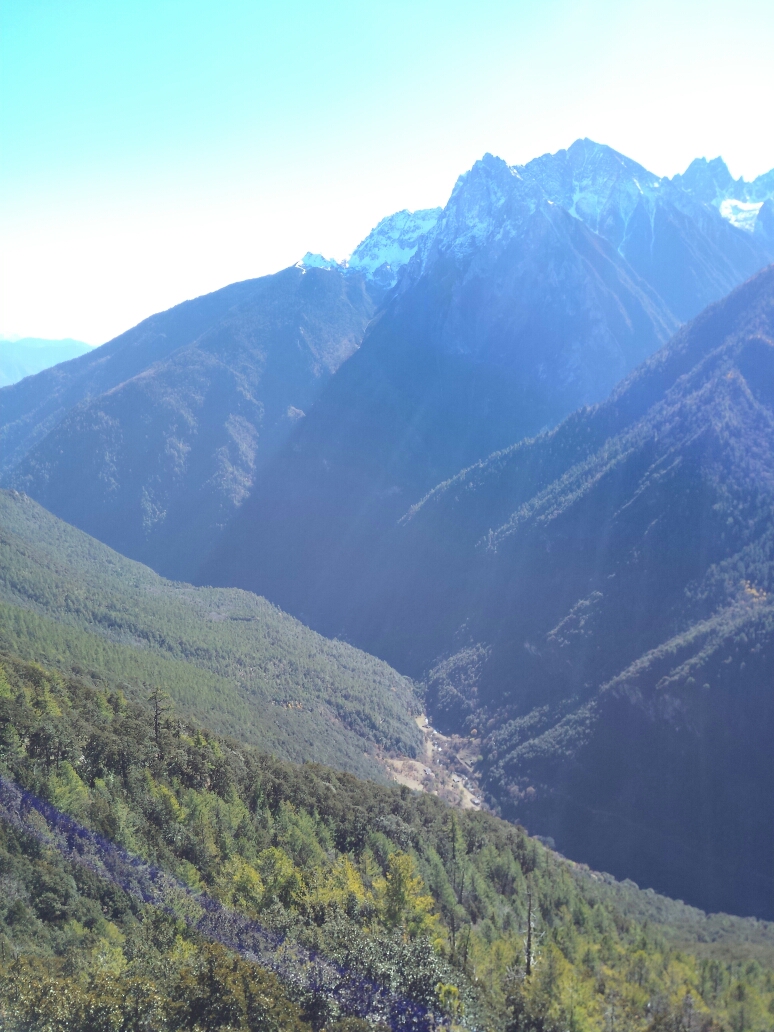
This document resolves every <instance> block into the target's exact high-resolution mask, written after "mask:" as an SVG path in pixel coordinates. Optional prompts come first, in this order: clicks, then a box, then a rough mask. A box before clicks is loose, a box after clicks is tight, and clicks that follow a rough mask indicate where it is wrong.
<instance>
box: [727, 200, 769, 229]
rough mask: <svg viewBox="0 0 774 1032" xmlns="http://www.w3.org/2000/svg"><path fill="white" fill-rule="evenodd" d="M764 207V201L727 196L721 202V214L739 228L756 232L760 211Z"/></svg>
mask: <svg viewBox="0 0 774 1032" xmlns="http://www.w3.org/2000/svg"><path fill="white" fill-rule="evenodd" d="M762 207H763V201H738V200H736V199H735V198H733V197H726V198H724V199H723V200H722V201H721V202H720V214H721V215H722V216H723V218H724V219H726V220H727V221H728V222H730V223H731V225H732V226H736V227H737V229H743V230H744V231H745V232H746V233H754V232H755V223H756V221H757V219H758V212H759V211H760V210H761V208H762Z"/></svg>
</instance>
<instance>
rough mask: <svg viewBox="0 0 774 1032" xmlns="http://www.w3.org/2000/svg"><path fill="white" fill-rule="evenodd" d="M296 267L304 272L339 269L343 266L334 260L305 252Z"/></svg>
mask: <svg viewBox="0 0 774 1032" xmlns="http://www.w3.org/2000/svg"><path fill="white" fill-rule="evenodd" d="M296 267H297V268H299V269H303V270H304V272H306V270H307V269H341V268H342V267H343V266H342V263H341V262H337V261H336V259H335V258H324V257H323V256H322V255H321V254H313V253H312V251H307V252H306V254H305V255H304V257H303V258H302V259H301V261H300V262H296Z"/></svg>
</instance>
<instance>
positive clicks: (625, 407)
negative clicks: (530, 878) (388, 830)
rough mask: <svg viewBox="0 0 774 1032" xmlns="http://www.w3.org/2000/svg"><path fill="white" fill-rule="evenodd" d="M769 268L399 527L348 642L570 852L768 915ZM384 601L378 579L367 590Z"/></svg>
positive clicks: (705, 901) (691, 896)
mask: <svg viewBox="0 0 774 1032" xmlns="http://www.w3.org/2000/svg"><path fill="white" fill-rule="evenodd" d="M773 505H774V267H770V268H768V269H766V270H764V271H763V272H762V273H760V274H759V275H758V276H756V277H755V278H753V279H752V280H751V281H750V282H749V283H747V284H745V285H744V286H742V287H740V288H739V289H737V290H736V291H735V292H734V293H733V294H731V295H730V296H729V297H728V298H727V299H726V300H724V301H723V302H720V303H719V304H717V305H714V306H712V307H710V308H709V309H708V310H707V311H706V312H704V313H703V314H702V315H701V316H700V317H699V318H698V319H696V320H695V321H694V322H693V323H692V324H690V325H689V326H687V327H686V328H684V329H683V330H681V331H680V332H679V333H678V334H677V335H676V337H675V339H674V340H673V341H672V342H671V343H670V344H669V345H668V346H667V347H666V348H664V349H663V350H662V351H660V352H658V353H657V354H656V355H654V356H653V357H652V358H651V359H649V360H648V361H647V362H645V363H644V364H643V365H642V366H641V367H640V368H639V369H638V370H637V371H636V372H635V373H633V374H632V375H631V376H630V377H629V378H628V379H627V380H626V381H625V382H624V383H623V384H622V385H621V386H620V387H619V388H618V389H617V390H616V391H615V392H614V393H613V395H612V396H611V398H610V399H609V400H608V401H607V402H605V403H604V404H602V405H600V406H597V407H594V408H590V409H583V410H580V411H579V412H577V413H575V414H574V415H573V416H571V417H570V418H569V419H567V420H565V421H564V422H563V423H562V424H561V425H560V426H558V427H557V428H556V429H555V430H554V431H552V432H550V433H547V434H544V435H542V436H540V437H538V438H536V439H534V440H531V441H525V442H522V443H521V444H519V445H516V446H514V447H512V448H510V449H506V450H504V451H502V452H499V453H497V454H494V455H492V456H491V457H490V458H488V459H487V460H485V461H484V462H481V463H478V464H476V465H474V466H472V467H470V468H469V469H467V470H465V471H464V472H462V473H460V474H459V475H457V476H456V477H454V478H452V479H451V480H449V481H448V482H446V483H444V484H442V485H440V486H439V487H438V488H436V489H435V490H433V491H432V492H431V493H430V494H429V495H428V496H427V497H426V498H425V499H424V500H423V501H422V502H421V504H419V505H417V506H415V507H414V508H413V509H412V510H411V511H410V513H408V514H407V515H406V517H405V518H404V520H403V521H402V523H401V525H400V526H399V527H398V528H396V529H395V530H394V531H393V532H392V534H391V537H390V540H389V546H385V547H384V549H383V551H382V553H381V554H380V556H379V557H378V558H377V560H376V561H375V564H374V566H372V567H370V568H368V569H367V570H365V571H363V575H362V577H361V579H360V581H359V584H360V586H361V593H359V594H358V595H356V596H355V597H354V599H353V604H352V614H353V616H352V622H353V626H355V627H356V633H355V634H354V637H355V639H356V640H358V641H360V642H364V643H366V644H367V647H369V648H371V649H373V650H374V651H376V652H377V653H379V654H381V655H384V656H387V657H390V658H391V659H392V661H393V662H398V663H399V664H400V665H402V668H403V669H409V670H412V671H413V672H414V673H415V674H419V673H420V672H421V671H423V670H424V671H428V674H427V677H428V689H429V699H428V702H429V707H430V711H431V712H432V713H433V714H434V718H435V720H436V721H437V722H438V723H439V726H441V727H446V728H450V729H455V730H458V731H461V730H465V731H467V732H471V731H472V730H473V729H476V733H477V736H478V737H480V738H481V739H482V744H481V750H482V771H483V773H484V776H485V781H486V784H487V787H488V791H489V793H490V798H491V799H492V800H494V801H496V803H497V804H498V806H499V807H500V809H501V812H502V813H503V814H506V815H508V816H511V817H517V818H518V819H519V820H522V821H524V822H525V824H526V825H527V826H528V827H529V828H530V829H532V830H534V831H536V832H540V833H541V834H544V835H550V836H552V837H554V838H555V840H556V842H557V845H558V847H559V848H560V849H562V850H563V851H566V852H567V853H568V855H570V856H573V857H574V858H576V859H582V860H584V861H586V862H588V863H590V864H592V865H597V866H598V865H600V864H602V865H605V866H607V867H608V868H609V869H611V870H612V871H613V873H618V874H621V873H626V874H627V875H628V876H630V877H632V878H634V879H635V880H637V881H640V882H641V883H645V884H650V885H653V886H654V887H656V888H658V889H659V890H661V891H665V892H668V893H669V894H671V895H676V896H680V897H682V898H685V899H688V900H690V901H692V902H697V903H700V904H701V905H702V906H707V907H710V908H721V909H727V910H732V911H735V912H743V913H757V914H759V915H771V914H773V913H774V878H772V872H771V865H770V858H771V856H772V853H773V851H774V822H773V821H772V819H771V808H770V806H769V803H768V800H769V799H770V797H771V793H772V791H773V790H774V754H772V750H771V749H770V747H769V745H768V744H767V743H768V742H770V740H771V736H772V732H774V694H773V693H772V689H771V686H772V683H774V603H772V600H771V591H772V588H774V528H773V527H772V506H773ZM369 585H374V586H375V587H374V588H373V589H372V590H371V591H370V593H369V588H368V586H369Z"/></svg>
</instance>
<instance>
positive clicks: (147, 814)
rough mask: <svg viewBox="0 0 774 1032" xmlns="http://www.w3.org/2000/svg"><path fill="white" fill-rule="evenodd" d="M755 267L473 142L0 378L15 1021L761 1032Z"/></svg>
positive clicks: (763, 635)
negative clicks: (351, 229)
mask: <svg viewBox="0 0 774 1032" xmlns="http://www.w3.org/2000/svg"><path fill="white" fill-rule="evenodd" d="M773 261H774V171H773V172H768V173H765V174H764V175H761V176H759V177H757V178H756V179H754V180H751V181H746V180H744V179H742V178H740V179H734V178H733V177H732V175H731V173H730V172H729V170H728V168H727V167H726V165H725V164H724V163H723V162H722V161H721V160H720V159H715V160H713V161H709V162H708V161H706V160H705V159H697V160H696V161H693V162H692V163H691V164H690V165H689V167H688V168H687V170H686V171H685V172H684V173H683V174H681V175H675V176H672V177H663V176H657V175H655V174H653V173H651V172H649V171H648V170H647V169H646V168H645V167H643V166H642V165H640V164H639V163H637V162H635V161H633V160H632V159H630V158H628V157H626V156H625V155H623V154H621V153H619V152H617V151H615V150H613V149H612V148H610V147H608V146H605V145H603V144H598V143H595V142H594V141H592V140H589V139H579V140H577V141H576V142H575V143H573V144H572V145H571V146H570V147H569V148H567V149H566V150H560V151H557V152H555V153H553V154H544V155H542V156H540V157H537V158H535V159H533V160H532V161H529V162H527V163H526V164H523V165H509V164H508V163H506V162H505V161H504V160H502V159H501V158H499V157H495V156H493V155H492V154H485V155H484V156H483V158H481V159H480V160H479V161H476V162H475V164H474V165H473V166H472V167H471V168H470V169H469V170H468V171H466V172H464V173H463V174H462V175H461V176H460V177H459V178H458V180H457V182H456V184H455V186H454V188H453V190H452V192H451V196H450V197H449V199H448V202H447V203H446V204H445V205H444V206H443V207H435V208H422V209H419V210H417V211H414V212H411V211H400V212H396V213H394V214H392V215H388V216H387V217H386V218H383V219H382V220H381V221H379V222H378V224H377V225H376V227H375V228H374V229H373V230H372V232H371V233H370V234H368V236H366V238H365V239H363V240H362V241H361V242H360V244H358V245H357V247H355V249H354V250H353V251H352V253H351V255H350V257H349V258H348V259H345V260H342V261H336V260H334V259H331V258H326V257H324V256H323V255H321V254H316V253H312V252H307V253H306V254H305V255H304V257H303V258H302V259H300V260H299V261H298V262H296V263H295V264H293V265H291V266H289V267H287V268H285V269H282V270H280V271H278V272H275V273H272V274H270V275H265V276H261V277H259V278H253V279H248V280H244V281H242V282H238V283H233V284H231V285H229V286H226V287H223V288H222V289H220V290H217V291H215V292H213V293H210V294H207V295H204V296H201V297H198V298H195V299H193V300H189V301H185V302H183V303H182V304H179V305H177V306H175V307H173V308H171V309H168V310H167V311H164V312H160V313H158V314H156V315H152V316H150V317H149V318H147V319H145V320H143V321H142V322H141V323H139V324H138V325H137V326H135V327H133V328H132V329H129V330H127V331H126V332H125V333H123V334H121V335H119V336H118V337H115V338H114V339H113V340H111V341H109V342H108V343H106V344H104V345H102V346H101V347H99V348H95V349H89V350H88V351H85V352H84V353H82V354H80V355H79V356H77V357H74V358H72V359H71V360H69V361H66V362H62V363H60V364H56V365H53V366H51V367H50V368H46V369H43V370H42V371H40V372H37V373H35V374H34V375H31V376H27V377H25V378H22V379H19V380H18V382H15V383H12V384H10V385H9V386H6V387H3V388H2V389H0V483H1V484H2V487H0V816H2V821H0V1028H2V1029H3V1030H5V1029H6V1028H7V1029H8V1032H67V1030H70V1029H77V1030H78V1032H103V1030H114V1032H141V1030H148V1029H153V1030H154V1032H183V1030H187V1032H236V1030H238V1032H256V1030H258V1029H260V1030H261V1032H263V1030H270V1032H285V1030H287V1032H369V1030H370V1032H379V1030H383V1029H385V1028H389V1029H394V1030H396V1032H403V1030H405V1032H409V1030H412V1032H425V1030H427V1032H430V1030H433V1029H435V1030H437V1029H441V1028H448V1029H450V1030H452V1029H453V1030H455V1032H459V1030H462V1029H469V1030H471V1032H479V1030H480V1032H490V1030H491V1032H568V1030H571V1032H614V1030H616V1029H621V1030H622V1032H770V1030H771V1027H772V1017H771V1016H772V1014H774V924H772V922H774V867H773V866H772V858H773V857H774V819H773V817H772V807H771V799H772V793H773V792H774V752H772V749H771V739H772V733H774V693H773V692H772V686H773V685H774V601H772V600H774V522H773V521H772V514H773V513H774V265H772V264H771V263H772V262H773ZM71 343H73V342H71ZM84 347H85V346H84Z"/></svg>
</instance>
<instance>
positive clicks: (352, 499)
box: [199, 140, 774, 669]
mask: <svg viewBox="0 0 774 1032" xmlns="http://www.w3.org/2000/svg"><path fill="white" fill-rule="evenodd" d="M692 167H693V166H692ZM724 167H725V166H724ZM686 176H687V179H686V183H687V185H685V186H681V185H680V184H679V183H674V182H672V181H669V180H660V179H658V178H657V177H655V176H653V175H651V174H650V173H648V172H647V171H646V170H645V169H644V168H642V167H641V166H640V165H638V164H637V163H636V162H633V161H631V160H629V159H628V158H626V157H624V156H623V155H621V154H618V153H617V152H615V151H613V150H611V149H610V148H609V147H604V146H600V145H598V144H595V143H593V142H592V141H589V140H580V141H578V142H576V143H575V144H573V145H572V147H570V148H569V150H567V151H560V152H558V153H557V154H553V155H545V156H543V157H541V158H538V159H536V160H535V161H532V162H530V163H529V164H527V165H525V166H521V167H515V168H511V167H509V166H508V165H506V163H505V162H503V161H502V160H500V159H498V158H493V157H492V156H491V155H487V156H486V157H485V158H484V159H483V160H482V161H480V162H477V163H476V165H475V166H474V167H473V168H472V169H471V171H470V172H468V173H467V174H466V175H464V176H462V177H461V178H460V180H459V181H458V183H457V185H456V187H455V189H454V192H453V194H452V197H451V199H450V200H449V203H448V204H447V206H446V208H445V209H444V210H443V212H442V213H441V215H440V217H439V218H438V219H437V221H436V223H435V225H434V226H433V228H432V229H431V230H430V231H429V232H428V233H426V234H425V236H424V237H423V238H422V239H421V241H420V243H419V246H418V248H417V252H416V254H415V256H414V258H413V259H412V261H411V262H409V264H408V266H407V268H406V272H405V274H404V276H403V277H402V279H401V281H400V283H399V285H398V287H397V290H396V294H395V296H394V297H393V298H392V299H391V300H390V301H389V303H388V304H387V305H386V306H385V307H384V309H383V311H382V312H381V313H379V315H378V317H377V318H375V319H374V321H373V323H372V324H371V326H370V327H369V330H368V332H367V334H366V337H365V339H364V343H363V346H362V347H361V348H360V350H359V351H358V353H357V355H354V356H353V357H352V358H351V359H350V360H349V361H348V362H347V363H346V364H345V365H344V366H343V367H342V368H341V370H340V371H339V373H338V374H337V376H336V377H335V379H334V380H333V381H332V382H331V383H330V385H329V386H328V387H327V388H326V390H325V391H324V392H323V393H322V394H321V396H320V400H319V401H318V403H317V405H316V406H315V409H314V411H313V412H312V413H311V414H310V416H309V418H308V419H307V420H306V421H305V422H304V423H303V425H300V426H298V427H297V428H296V429H295V431H294V433H293V436H292V438H291V439H290V440H289V442H288V445H287V446H286V448H285V449H284V450H283V451H282V452H281V453H280V454H279V455H278V457H277V459H276V461H275V462H273V463H272V464H269V466H267V468H266V470H265V471H264V473H263V474H262V475H261V477H260V478H257V480H256V486H255V489H254V492H253V496H252V498H251V499H250V502H249V504H248V505H246V506H245V508H244V509H243V510H242V511H241V512H240V514H239V516H238V518H237V519H236V520H235V522H234V524H233V526H232V527H230V528H229V530H228V531H227V533H226V536H225V538H224V540H223V542H222V543H220V544H219V545H218V546H217V547H216V549H215V551H214V555H213V558H212V560H211V561H210V562H209V563H208V564H206V565H205V566H204V567H203V568H202V570H201V573H200V575H199V576H200V578H201V579H202V580H203V581H204V582H214V583H221V584H239V585H241V586H243V587H249V588H251V589H254V590H258V591H260V592H261V593H264V594H266V595H267V596H268V597H270V598H272V599H274V600H275V601H277V602H278V604H280V605H282V606H283V608H286V609H288V610H290V611H291V612H294V613H296V614H298V615H300V616H301V617H302V618H303V619H304V620H306V621H308V622H309V623H311V625H312V626H315V627H317V628H318V629H320V630H322V631H324V633H328V634H337V635H345V636H349V637H350V639H351V640H354V641H357V642H358V644H360V645H363V646H364V647H366V648H369V649H377V650H378V649H379V648H381V647H382V644H381V641H380V638H381V637H383V635H382V633H381V631H380V630H376V633H375V634H374V633H369V634H368V635H367V636H365V637H363V636H361V634H362V633H363V617H364V614H363V612H362V611H361V609H360V606H359V604H358V602H357V601H356V599H357V598H358V597H359V595H360V594H361V591H365V592H366V593H367V592H368V590H369V584H372V583H374V577H375V573H374V563H376V564H377V565H378V564H379V558H378V557H379V553H380V551H382V550H385V549H386V550H387V552H388V553H389V548H388V546H387V545H386V542H385V536H389V533H390V528H391V527H392V526H393V525H394V523H395V521H396V520H397V519H398V518H399V517H400V516H401V515H402V513H404V512H405V511H406V509H407V508H408V507H409V505H410V504H412V503H413V502H415V501H417V500H418V499H419V498H420V497H421V496H422V495H423V494H424V493H425V491H427V490H428V489H429V488H430V487H431V485H432V484H433V483H434V482H436V483H437V482H438V481H440V480H443V479H444V478H446V477H447V476H450V475H452V474H453V473H454V472H455V470H456V469H459V468H460V467H464V466H466V465H468V464H469V463H471V462H473V461H475V460H476V458H481V457H483V456H484V454H485V453H487V452H489V451H492V450H496V449H500V448H503V447H506V446H508V445H509V444H512V443H513V442H515V441H517V440H519V439H520V438H522V437H525V436H530V435H534V434H535V433H538V432H539V431H540V430H542V429H544V428H547V427H549V426H552V425H554V424H556V423H557V422H558V421H559V420H560V419H561V418H562V417H563V416H565V415H567V414H568V413H569V412H571V411H572V410H573V409H574V408H576V407H578V406H579V405H582V404H589V403H593V402H597V401H599V400H601V399H602V398H604V397H605V396H606V395H607V394H608V392H609V391H610V390H611V389H612V388H613V387H614V385H615V383H616V382H618V381H619V380H620V379H621V378H622V377H623V376H625V375H626V373H627V372H628V371H630V370H631V369H632V368H633V367H634V366H635V365H636V364H637V362H638V361H640V360H642V359H643V358H645V357H646V356H647V355H648V354H650V353H652V352H653V351H654V350H656V348H657V347H658V346H659V345H660V344H662V343H664V342H665V341H666V339H667V337H668V335H669V334H670V333H671V332H672V331H673V330H674V329H675V328H676V326H677V321H678V319H682V318H685V317H688V316H692V315H695V314H696V313H697V312H698V311H699V310H700V309H701V308H702V307H703V306H704V305H705V304H706V303H707V302H708V301H711V300H714V299H717V298H719V297H721V296H722V295H723V294H724V293H726V292H727V291H728V290H730V289H731V288H732V287H733V286H734V285H736V284H737V283H739V282H740V281H742V280H743V279H745V278H746V277H747V276H749V275H750V274H751V273H753V272H755V271H756V270H758V269H759V268H760V267H761V266H762V265H764V264H765V262H766V261H769V260H771V257H773V256H774V250H771V249H767V247H766V246H764V244H765V242H763V241H762V240H761V239H759V237H758V236H757V235H756V234H755V233H753V232H750V231H749V227H747V228H740V227H739V226H738V225H735V224H733V223H732V222H731V221H729V220H728V219H727V218H725V217H724V216H723V215H722V213H721V211H720V208H719V205H720V203H721V202H720V199H719V198H720V195H719V194H717V191H714V192H711V193H710V192H709V191H708V190H707V189H706V188H705V189H704V190H699V189H698V187H697V186H695V184H693V182H692V179H691V176H690V175H688V173H687V174H686ZM732 182H733V181H732ZM742 185H744V186H745V188H747V187H749V189H751V190H754V191H757V193H761V194H763V193H765V191H766V190H767V189H769V186H770V185H771V184H768V181H767V180H766V179H765V177H761V179H760V181H759V180H756V183H755V184H739V183H737V184H735V190H736V193H737V194H742V193H743V192H744V191H743V190H742ZM745 196H746V195H745ZM740 203H741V202H740ZM379 568H380V574H379V578H381V579H378V580H377V583H378V584H379V585H380V589H379V590H383V591H388V590H389V588H388V584H389V579H390V571H389V566H388V565H387V564H383V565H382V566H380V567H379ZM385 578H386V579H385ZM374 622H375V623H378V617H374ZM372 630H375V629H372ZM409 648H411V646H410V645H409ZM390 656H391V659H392V661H393V662H396V663H398V664H399V665H401V667H402V668H404V669H410V668H412V667H411V662H412V659H411V655H410V653H407V652H400V651H394V652H390Z"/></svg>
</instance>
